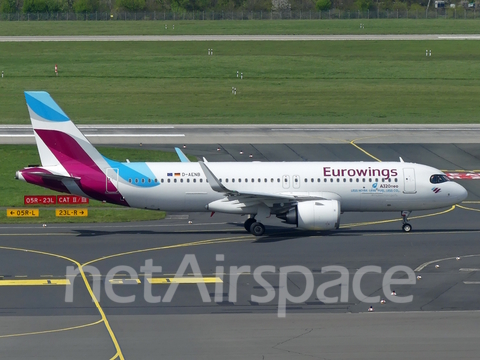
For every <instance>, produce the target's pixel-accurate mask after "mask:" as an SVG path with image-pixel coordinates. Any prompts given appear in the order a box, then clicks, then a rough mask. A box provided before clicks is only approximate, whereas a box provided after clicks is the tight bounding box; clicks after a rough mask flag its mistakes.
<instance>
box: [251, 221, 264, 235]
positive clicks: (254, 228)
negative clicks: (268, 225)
mask: <svg viewBox="0 0 480 360" xmlns="http://www.w3.org/2000/svg"><path fill="white" fill-rule="evenodd" d="M250 233H252V234H253V235H255V236H262V235H263V234H265V226H263V224H262V223H259V222H254V223H253V224H252V225H251V226H250Z"/></svg>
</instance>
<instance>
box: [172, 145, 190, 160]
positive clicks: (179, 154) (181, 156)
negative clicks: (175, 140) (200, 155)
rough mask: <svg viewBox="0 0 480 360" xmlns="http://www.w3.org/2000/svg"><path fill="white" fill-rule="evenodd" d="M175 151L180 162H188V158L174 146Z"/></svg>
mask: <svg viewBox="0 0 480 360" xmlns="http://www.w3.org/2000/svg"><path fill="white" fill-rule="evenodd" d="M175 151H176V153H177V155H178V158H179V159H180V161H181V162H190V160H188V157H187V156H186V155H185V154H184V153H183V151H182V150H180V149H179V148H178V147H176V148H175Z"/></svg>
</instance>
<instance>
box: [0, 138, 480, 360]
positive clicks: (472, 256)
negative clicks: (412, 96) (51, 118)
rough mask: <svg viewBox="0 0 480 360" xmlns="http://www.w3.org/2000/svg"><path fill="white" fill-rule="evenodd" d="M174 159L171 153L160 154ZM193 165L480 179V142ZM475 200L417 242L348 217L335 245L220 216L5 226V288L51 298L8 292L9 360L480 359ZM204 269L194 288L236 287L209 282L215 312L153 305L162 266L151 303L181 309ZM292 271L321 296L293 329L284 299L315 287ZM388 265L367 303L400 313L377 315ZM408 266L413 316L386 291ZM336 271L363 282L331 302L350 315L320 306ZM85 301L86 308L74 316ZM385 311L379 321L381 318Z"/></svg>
mask: <svg viewBox="0 0 480 360" xmlns="http://www.w3.org/2000/svg"><path fill="white" fill-rule="evenodd" d="M131 146H135V145H131ZM164 147H168V146H166V145H162V146H158V145H157V146H154V145H149V146H145V148H155V149H163V148H164ZM217 148H220V150H217ZM184 151H185V152H186V153H188V154H192V155H197V156H206V157H207V158H208V160H209V161H224V160H232V161H235V160H236V161H254V160H262V161H271V160H358V161H370V160H372V156H373V157H375V158H377V159H379V160H383V161H385V160H390V161H395V160H397V159H398V156H403V158H404V159H405V160H406V161H415V162H421V163H426V164H429V165H432V166H435V167H438V168H440V169H443V170H462V171H475V170H476V169H479V166H478V162H479V159H480V146H478V145H477V144H474V143H472V144H460V143H459V144H421V143H417V144H372V143H371V144H362V145H361V147H360V148H359V147H356V146H355V145H354V144H350V143H346V144H276V145H252V144H228V143H219V144H197V145H195V144H187V146H186V149H184ZM240 151H242V153H243V154H240ZM249 154H252V158H250V157H249ZM477 183H478V185H477ZM462 185H464V186H465V187H466V188H467V189H468V190H469V198H468V199H467V200H466V202H464V203H462V204H461V205H460V206H456V207H452V208H448V209H439V210H436V211H428V212H421V213H420V212H419V213H414V214H413V215H412V220H411V223H412V225H413V229H414V231H413V232H412V233H408V234H406V233H403V232H401V230H400V229H401V219H400V216H399V214H397V213H367V214H359V213H352V214H349V213H347V214H344V215H343V216H342V227H341V229H340V230H339V231H336V232H333V233H329V234H319V233H312V232H304V231H297V230H295V229H292V228H291V227H289V226H287V225H284V224H281V223H280V222H279V221H278V220H276V219H270V220H268V221H266V222H265V225H266V226H267V229H268V233H267V235H266V236H264V237H262V238H254V237H253V236H251V235H249V234H247V233H246V232H245V230H244V229H243V220H244V219H243V218H241V217H238V216H228V215H221V214H215V215H214V216H213V217H210V214H207V213H192V214H173V213H172V214H169V215H168V217H167V219H165V220H164V221H160V222H147V223H136V224H81V225H80V224H78V225H77V224H69V225H54V224H47V226H46V227H42V226H39V225H2V226H1V227H0V275H1V276H2V280H7V281H8V280H10V281H17V280H24V281H29V280H43V281H45V282H46V284H45V285H37V286H34V285H20V286H1V287H0V291H1V297H0V357H1V358H8V359H24V358H27V357H32V358H36V359H65V358H69V359H84V358H91V359H111V358H118V359H122V358H126V359H152V358H166V359H225V358H229V359H245V358H253V359H302V358H305V357H311V358H319V359H325V358H327V359H345V358H349V359H384V358H385V357H388V358H391V359H405V358H420V357H421V358H423V359H450V358H452V357H454V358H457V359H471V358H475V357H476V356H477V354H478V351H479V350H480V345H479V342H478V338H479V333H478V330H476V329H477V325H478V322H479V320H480V312H479V311H478V309H479V306H478V294H480V290H479V289H480V288H479V286H480V264H479V257H480V251H479V250H478V244H479V235H480V227H479V226H478V224H479V221H478V216H479V215H480V214H479V213H480V202H479V201H480V199H479V197H480V182H477V181H476V180H470V181H462ZM189 222H191V223H189ZM188 254H190V255H191V256H192V257H191V259H195V261H196V262H197V263H198V266H199V271H200V272H201V275H200V274H198V271H196V270H195V269H192V267H188V268H187V270H186V271H185V272H186V274H185V276H184V277H191V276H192V275H194V274H195V273H196V274H197V275H200V276H201V279H207V278H209V279H211V278H221V280H222V282H218V280H216V281H217V282H216V283H205V285H204V286H205V287H206V290H207V292H206V297H204V298H202V290H201V288H202V286H200V287H199V286H198V285H196V284H180V285H179V286H178V288H177V289H176V291H175V293H174V295H173V298H172V299H171V301H168V302H167V301H163V300H160V301H159V299H158V298H157V299H156V300H155V299H150V300H153V301H150V302H149V301H148V299H147V298H146V296H145V291H146V289H147V288H146V286H147V285H146V284H147V283H149V281H148V280H147V279H146V276H145V271H142V269H141V267H142V266H144V265H145V262H146V261H147V260H149V259H151V260H152V264H153V265H154V266H162V270H161V272H160V271H158V272H157V273H155V274H154V277H155V278H162V279H163V280H162V281H164V283H157V284H152V285H151V291H152V295H153V296H157V297H158V296H161V297H162V299H165V298H166V297H167V291H168V289H169V287H170V286H171V285H169V283H168V281H171V279H172V277H173V275H174V274H175V273H176V272H177V271H178V269H179V268H180V266H181V264H182V262H183V261H184V260H185V255H188ZM218 255H220V257H218ZM221 255H223V260H222V257H221ZM457 258H458V259H457ZM78 264H83V265H84V267H83V269H84V271H85V280H84V279H82V277H81V276H80V275H77V276H76V277H75V278H73V277H68V276H67V266H73V267H78ZM265 265H269V266H273V268H274V271H272V272H270V273H268V272H266V273H264V275H263V277H264V279H265V280H266V281H267V283H268V284H265V283H263V284H262V283H260V282H259V281H258V278H255V277H254V276H255V275H254V274H255V273H256V270H257V272H258V269H259V267H260V266H265ZM292 265H298V266H303V267H304V268H305V269H308V271H309V272H310V273H311V274H312V277H313V279H314V284H315V286H314V291H312V293H311V294H310V295H309V296H308V297H307V298H305V299H303V301H299V302H298V303H294V302H289V303H288V304H287V306H286V318H279V317H278V316H277V315H278V308H279V307H278V304H279V297H280V293H281V291H288V292H289V293H290V294H292V296H301V295H302V293H304V292H305V289H306V278H305V276H304V275H302V274H300V273H293V272H292V273H289V274H288V276H286V277H285V278H284V279H285V280H286V283H282V282H281V275H280V268H283V267H286V266H292ZM372 265H373V266H379V267H380V268H381V272H380V273H368V274H365V275H364V277H363V280H362V282H361V290H362V293H363V294H364V295H365V297H367V296H368V297H374V296H379V297H380V298H385V299H387V301H386V303H385V304H384V305H382V304H380V303H378V301H377V302H371V301H365V300H366V299H365V298H359V296H358V294H357V295H355V294H354V291H353V287H352V286H353V278H354V276H355V274H357V273H358V270H359V269H360V268H362V267H364V266H372ZM398 265H402V266H406V267H408V268H410V269H412V270H415V276H416V277H417V276H420V278H418V279H417V278H416V277H415V284H410V285H398V286H396V287H395V291H396V294H397V297H398V298H401V297H404V296H409V295H413V300H412V301H409V302H407V303H396V302H395V301H392V300H390V298H389V295H391V294H389V293H388V292H387V293H386V292H385V290H384V288H383V287H382V285H383V278H384V275H385V272H386V271H387V270H388V269H390V268H392V267H393V266H398ZM437 265H438V266H437ZM88 266H90V268H89V267H88ZM117 266H122V267H121V268H116V269H115V267H117ZM242 266H243V268H239V269H235V268H232V267H237V268H238V267H242ZM325 266H341V267H344V268H345V269H346V270H347V272H348V279H349V282H348V285H347V286H334V287H332V288H330V289H329V290H328V291H327V292H325V295H327V296H328V297H335V296H339V297H341V296H342V291H343V292H346V293H347V295H346V296H347V297H346V298H344V299H342V301H339V302H333V303H329V302H328V301H325V299H324V298H319V297H318V294H317V293H316V290H317V289H318V287H319V286H320V285H322V284H325V283H326V282H328V281H331V280H335V279H337V278H338V273H335V272H334V273H326V272H325V271H322V268H324V267H325ZM219 267H223V268H219ZM112 269H114V270H115V271H117V272H116V274H112V275H114V276H113V278H112V279H111V280H112V281H109V279H107V278H106V276H107V275H108V273H109V271H112ZM129 270H133V271H134V272H135V274H138V280H136V279H137V277H135V276H133V278H134V280H131V279H130V278H131V277H132V276H131V274H128V271H129ZM284 270H285V269H284ZM237 272H240V273H241V274H240V275H239V276H238V277H237V276H235V274H236V273H237ZM400 275H401V274H400ZM403 278H405V277H403ZM65 279H67V280H70V281H71V282H73V286H71V287H70V286H69V287H68V288H69V289H70V290H67V286H65V285H61V284H60V285H55V284H56V283H57V282H58V281H59V280H65ZM166 279H170V280H166ZM205 281H206V280H205ZM87 283H88V284H89V286H87V285H86V284H87ZM25 284H26V283H25ZM96 284H98V286H99V291H98V293H97V297H98V298H100V302H99V303H98V306H97V304H96V303H95V302H92V293H90V292H89V290H88V289H89V288H90V289H93V290H92V291H94V289H95V285H96ZM109 284H111V287H112V289H113V290H114V292H115V294H117V295H118V296H122V297H127V296H132V295H133V296H135V299H133V301H127V302H124V303H122V302H119V301H112V299H111V298H108V297H107V296H106V295H107V288H108V286H110V285H109ZM72 290H73V293H72V298H71V300H72V301H71V302H69V301H66V296H67V295H68V291H72ZM235 294H236V298H235V297H234V295H235ZM268 294H272V296H273V297H272V298H271V299H269V301H266V302H263V301H258V299H257V298H252V296H257V297H260V298H262V297H265V296H266V295H268ZM204 295H205V294H204ZM117 300H118V299H117ZM130 300H131V299H130ZM370 305H372V306H374V310H375V311H374V312H373V313H369V312H368V311H367V309H368V308H369V306H370Z"/></svg>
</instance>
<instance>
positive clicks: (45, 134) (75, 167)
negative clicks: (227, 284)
mask: <svg viewBox="0 0 480 360" xmlns="http://www.w3.org/2000/svg"><path fill="white" fill-rule="evenodd" d="M25 99H26V102H27V107H28V111H29V113H30V119H31V122H32V127H33V130H34V136H35V140H36V144H37V147H38V152H39V155H40V160H41V166H29V167H26V168H24V169H22V170H19V171H17V172H16V179H19V180H23V181H26V182H28V183H31V184H34V185H38V186H42V187H45V188H48V189H52V190H55V191H58V192H63V193H69V194H74V195H79V196H84V197H88V198H91V199H95V200H99V201H105V202H108V203H112V204H117V205H122V206H128V207H132V208H140V209H151V210H164V211H185V212H201V211H208V212H212V213H214V212H220V213H228V214H239V215H248V218H247V220H246V221H245V223H244V226H245V229H246V230H247V231H248V232H250V233H251V234H253V235H255V236H261V235H263V234H264V233H265V226H264V225H263V224H262V221H263V220H264V219H265V218H268V217H270V216H276V217H277V218H279V219H281V220H283V221H284V222H285V223H287V224H292V225H295V226H296V227H297V228H300V229H305V230H315V231H328V230H335V229H338V228H339V225H340V214H341V213H344V212H365V211H372V212H374V211H375V212H384V211H400V212H401V215H402V218H403V226H402V229H403V231H405V232H409V231H411V230H412V226H411V224H409V222H408V216H409V215H410V214H411V212H412V211H416V210H431V209H437V208H442V207H447V206H451V205H454V204H457V203H459V202H461V201H463V200H464V199H465V198H466V197H467V191H466V190H465V188H463V187H462V186H461V185H459V184H457V183H455V182H453V181H450V180H449V178H448V177H447V176H446V175H445V174H444V173H443V172H441V171H440V170H438V169H435V168H433V167H430V166H426V165H421V164H416V163H408V162H404V161H403V160H402V159H401V158H400V161H398V162H344V161H341V162H340V161H337V162H330V161H329V162H207V161H206V160H205V159H204V161H198V162H190V161H188V158H187V157H186V156H185V155H184V154H183V153H182V151H181V150H180V149H178V148H177V149H176V151H177V154H178V155H179V157H180V160H181V161H180V162H174V163H162V162H160V163H158V162H156V163H152V162H130V161H128V160H127V162H118V161H115V160H111V159H108V158H106V157H105V156H103V155H101V154H100V153H99V152H98V151H97V149H96V148H95V147H94V146H93V145H92V144H91V143H90V142H89V141H88V140H87V138H86V137H85V136H84V135H83V134H82V133H81V132H80V130H78V128H77V127H76V126H75V125H74V123H73V122H72V121H71V120H70V118H69V117H68V116H67V115H66V114H65V112H63V110H62V109H61V108H60V107H59V106H58V105H57V103H56V102H55V101H54V100H53V98H52V97H51V96H50V94H48V93H47V92H44V91H25ZM182 155H183V156H182Z"/></svg>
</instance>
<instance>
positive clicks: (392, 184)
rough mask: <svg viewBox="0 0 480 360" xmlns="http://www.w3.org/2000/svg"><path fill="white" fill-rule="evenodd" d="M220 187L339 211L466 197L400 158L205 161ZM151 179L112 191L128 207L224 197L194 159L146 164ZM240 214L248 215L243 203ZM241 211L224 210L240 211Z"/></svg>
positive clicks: (199, 206)
mask: <svg viewBox="0 0 480 360" xmlns="http://www.w3.org/2000/svg"><path fill="white" fill-rule="evenodd" d="M207 164H208V168H209V169H210V170H211V171H212V173H213V174H214V175H215V176H216V177H217V178H218V179H219V180H220V181H221V183H222V185H223V186H225V187H226V188H228V189H229V190H232V191H237V192H239V193H242V192H248V193H252V192H254V193H269V194H272V195H275V194H277V195H282V194H290V195H298V196H302V195H305V196H318V197H322V198H326V199H334V200H338V201H339V202H340V203H341V210H342V212H345V211H402V210H406V211H413V210H428V209H435V208H441V207H445V206H450V205H453V204H456V203H458V202H460V201H462V200H463V199H464V198H465V197H466V190H465V189H464V188H463V187H462V186H460V185H459V184H456V183H454V182H452V181H447V182H443V183H440V184H436V183H432V182H431V181H430V177H431V176H432V175H434V174H442V172H441V171H439V170H437V169H435V168H432V167H429V166H425V165H420V164H414V163H403V162H381V163H380V162H248V163H247V162H209V163H207ZM146 165H147V166H148V167H149V168H150V170H151V171H152V174H153V175H154V176H155V178H152V179H149V178H144V179H142V178H140V179H137V178H127V177H126V176H127V175H125V174H122V173H119V174H118V175H119V176H118V183H117V185H118V191H119V192H120V193H121V194H122V195H123V196H124V198H125V200H126V201H127V202H128V204H129V205H130V206H132V207H138V208H146V209H158V210H167V211H208V209H207V205H208V204H209V203H211V202H213V201H216V200H220V199H223V198H225V195H224V194H222V193H219V192H216V191H214V190H212V188H211V186H210V184H209V183H208V182H207V179H206V176H205V173H204V172H203V171H202V169H201V167H200V165H199V163H193V162H188V163H187V162H185V163H146ZM244 209H245V210H244V212H243V213H251V209H248V207H244ZM242 211H243V210H238V208H236V209H235V210H232V211H229V210H226V211H225V212H232V213H242Z"/></svg>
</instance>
